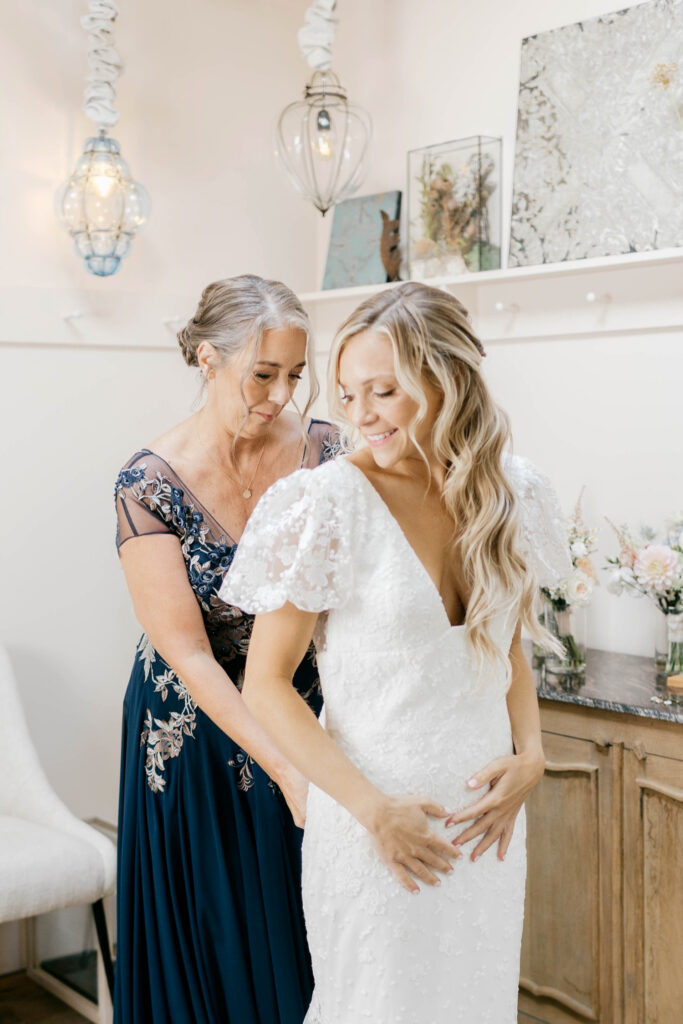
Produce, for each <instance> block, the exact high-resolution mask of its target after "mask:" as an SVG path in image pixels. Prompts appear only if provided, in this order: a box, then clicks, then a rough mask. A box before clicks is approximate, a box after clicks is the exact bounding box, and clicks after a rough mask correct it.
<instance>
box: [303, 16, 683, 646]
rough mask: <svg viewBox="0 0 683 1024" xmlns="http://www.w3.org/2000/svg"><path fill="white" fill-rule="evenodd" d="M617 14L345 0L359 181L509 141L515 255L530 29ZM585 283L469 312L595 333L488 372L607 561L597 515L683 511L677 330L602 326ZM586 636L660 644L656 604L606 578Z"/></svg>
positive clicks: (666, 276) (608, 543)
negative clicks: (365, 116) (363, 128)
mask: <svg viewBox="0 0 683 1024" xmlns="http://www.w3.org/2000/svg"><path fill="white" fill-rule="evenodd" d="M618 8H619V4H618V3H616V2H615V0H550V2H549V0H517V2H515V3H508V2H503V0H478V2H477V3H465V2H460V3H457V2H453V0H424V2H422V3H419V4H418V3H414V2H413V0H375V2H373V3H367V2H366V0H345V3H344V4H343V5H341V9H340V15H341V23H340V28H339V33H338V39H337V44H336V48H335V65H336V66H337V68H338V70H339V73H340V75H341V78H342V81H343V82H344V84H345V85H346V87H347V89H348V93H349V98H350V99H351V100H353V101H355V102H357V103H360V104H362V105H363V106H365V107H367V109H368V110H370V111H371V113H372V117H373V121H374V128H375V131H374V143H373V154H372V162H371V166H370V171H369V173H368V175H367V178H366V180H365V182H364V183H363V186H362V190H361V191H362V192H363V193H372V192H380V191H385V190H387V189H393V188H400V189H403V190H404V202H405V188H406V154H407V152H408V150H410V149H414V148H417V147H421V146H425V145H430V144H433V143H439V142H445V141H447V140H450V139H457V138H463V137H466V136H469V135H478V134H484V135H494V136H500V137H501V138H502V139H503V223H504V237H503V250H504V252H506V251H507V239H508V233H509V214H510V205H511V195H512V167H513V158H514V141H515V131H516V117H517V89H518V81H519V57H520V42H521V39H522V38H523V37H525V36H527V35H532V34H534V33H537V32H542V31H545V30H547V29H551V28H556V27H558V26H560V25H564V24H569V23H571V22H574V21H579V20H581V19H582V18H587V17H592V16H595V15H599V14H604V13H607V12H610V11H613V10H616V9H618ZM330 223H331V217H329V216H328V217H327V218H326V219H325V220H324V221H323V220H319V222H318V235H317V268H316V274H317V278H316V285H315V286H316V287H320V284H321V282H322V275H323V272H324V266H325V257H326V253H327V239H328V233H329V228H330ZM676 273H678V277H676ZM653 274H654V275H656V276H653V277H652V279H651V280H652V288H651V292H650V294H649V295H648V294H641V295H640V296H638V304H637V308H636V305H633V316H634V322H636V323H638V322H640V323H645V324H647V323H657V322H658V321H659V320H661V318H662V316H661V311H662V308H663V304H664V302H665V300H666V301H669V302H670V301H671V300H672V299H674V298H676V299H677V300H678V303H679V305H678V307H677V308H678V309H679V310H680V308H681V307H680V299H681V296H682V295H683V289H681V286H680V269H679V270H678V271H677V272H676V271H666V270H665V269H662V270H660V271H654V272H653ZM620 281H622V282H623V274H622V275H621V276H620V275H619V274H616V275H613V278H612V279H611V280H610V282H609V287H610V290H611V291H612V292H613V293H614V298H613V302H612V308H611V309H610V311H609V318H610V322H612V321H613V320H614V321H615V322H622V323H623V322H624V321H625V320H627V319H628V317H625V316H621V317H620V311H622V310H625V309H627V308H630V306H629V305H628V304H630V303H632V302H634V301H635V300H633V299H632V298H631V297H630V296H629V292H628V286H626V287H624V286H623V285H622V286H621V287H620ZM663 281H666V286H665V287H664V286H663V285H662V282H663ZM590 287H591V285H590V283H583V285H581V284H580V283H579V284H577V285H576V287H575V288H574V290H573V292H572V290H571V289H569V292H567V289H565V290H564V292H563V293H562V292H561V291H558V288H556V287H554V286H553V285H552V284H549V283H548V282H546V281H539V282H537V283H536V285H535V291H534V287H533V286H532V288H531V290H530V286H529V285H526V286H524V289H523V290H522V289H521V288H520V290H518V291H516V290H515V288H514V287H513V286H509V285H506V286H505V288H501V289H500V290H499V291H498V292H496V291H495V289H487V291H486V308H481V309H480V308H478V306H477V305H475V306H474V308H473V309H472V312H473V313H474V314H475V318H476V319H478V321H479V322H480V323H481V325H482V333H483V336H484V337H486V336H487V334H491V333H492V334H499V333H500V330H497V329H496V327H495V317H493V316H491V315H488V314H490V313H491V312H492V310H493V301H494V300H495V299H498V298H501V299H504V301H505V302H506V303H510V302H513V301H517V303H518V304H519V305H520V306H521V313H520V316H521V317H524V316H525V315H527V314H528V315H529V320H528V323H529V328H530V332H531V330H533V333H534V334H536V333H538V334H543V332H544V330H545V331H553V332H557V331H558V326H559V325H558V320H561V319H562V317H565V318H566V322H567V323H568V322H569V320H570V319H572V318H573V319H576V320H577V321H579V320H580V321H581V323H582V325H583V326H582V327H581V328H580V329H581V330H584V331H585V334H584V336H583V337H581V338H579V339H578V340H577V339H574V340H571V341H562V340H551V341H547V342H524V341H521V342H514V341H511V342H508V343H506V344H504V345H503V344H496V345H491V346H489V354H488V358H487V360H486V363H485V367H486V375H487V378H488V380H489V381H490V384H491V387H492V389H493V391H494V393H495V396H496V398H497V400H498V401H499V402H500V404H501V405H503V407H504V408H505V409H507V411H508V413H509V414H510V417H511V420H512V427H513V434H514V439H515V448H516V450H517V451H518V452H520V453H523V454H526V455H528V456H529V457H530V458H532V459H534V460H535V461H536V462H538V464H539V465H541V466H542V467H543V468H544V469H545V470H546V471H547V472H548V473H549V474H550V475H551V477H552V478H553V479H554V481H555V484H556V486H557V489H558V492H559V495H560V498H561V500H562V503H563V505H564V507H565V508H566V509H567V511H570V510H571V508H572V507H573V505H574V503H575V501H576V498H577V497H578V494H579V491H580V489H581V487H582V485H583V484H586V488H587V489H586V495H585V500H584V511H585V513H586V519H587V521H589V522H591V523H592V524H594V525H595V526H601V524H602V526H601V532H600V547H601V553H600V555H599V556H598V559H597V561H598V563H599V564H601V563H602V554H604V553H606V552H609V553H616V544H615V542H614V540H613V537H612V535H611V533H610V531H609V528H608V527H606V526H605V524H604V520H603V519H602V517H603V515H609V516H610V518H612V519H616V520H617V521H625V520H629V521H630V522H631V523H632V524H633V525H634V526H637V525H638V524H639V523H640V522H642V521H645V522H650V523H652V524H655V525H656V524H660V523H662V521H663V519H664V518H665V517H666V516H667V515H669V514H670V513H672V512H674V511H676V510H677V509H679V508H681V506H683V494H682V492H681V485H682V482H683V473H682V472H681V466H682V465H683V432H682V431H681V426H680V401H679V399H678V395H677V390H678V389H677V385H676V383H675V382H676V381H679V380H681V379H682V378H683V330H682V331H681V332H679V333H668V334H654V333H653V334H649V333H648V332H647V331H644V332H643V333H642V334H637V335H627V334H624V335H623V336H614V337H610V338H598V337H596V336H592V335H591V323H593V324H595V325H598V324H599V322H600V319H601V316H602V314H601V312H600V310H599V309H598V308H594V319H593V320H592V321H591V319H590V317H588V318H586V317H584V316H583V314H584V313H585V312H586V306H585V298H584V296H585V292H586V290H587V289H588V288H590ZM667 289H668V290H667ZM481 295H482V293H481V292H479V296H481ZM461 297H462V298H463V301H464V302H465V303H466V304H468V303H470V300H471V299H472V301H474V302H475V303H476V301H477V300H476V297H475V296H474V293H473V291H472V289H469V288H466V289H463V295H462V296H461ZM565 302H567V303H568V305H567V306H566V307H563V305H562V303H565ZM558 303H560V305H559V306H558ZM572 303H573V305H572ZM620 304H621V305H620ZM351 308H353V306H352V304H349V303H333V304H332V305H330V306H329V307H326V308H325V310H322V309H319V310H318V320H319V323H320V326H321V332H322V334H323V336H324V338H325V339H329V336H330V334H331V330H332V323H331V320H332V319H334V316H336V317H337V318H338V319H341V318H342V317H344V316H345V315H347V314H348V313H349V312H350V311H351ZM477 314H479V316H478V317H477V316H476V315H477ZM498 319H499V321H503V322H504V321H506V320H507V319H508V318H507V316H506V314H503V315H502V316H499V317H498ZM680 322H681V323H683V319H682V320H681V321H680ZM532 324H533V326H532ZM503 326H505V324H504V323H503ZM484 328H485V329H484ZM667 382H669V383H667ZM591 643H592V644H593V645H594V646H597V647H601V648H603V649H606V650H620V651H625V652H629V653H635V654H650V652H651V646H652V635H651V627H650V614H649V608H648V606H647V604H646V602H644V601H634V600H631V599H628V598H627V597H622V598H620V599H617V598H615V597H614V596H612V595H610V594H608V593H607V592H606V590H605V588H604V586H603V587H602V588H601V590H600V591H599V592H598V593H597V594H596V599H595V604H594V607H593V609H592V613H591Z"/></svg>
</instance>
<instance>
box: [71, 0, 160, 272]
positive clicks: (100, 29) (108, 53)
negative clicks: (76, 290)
mask: <svg viewBox="0 0 683 1024" xmlns="http://www.w3.org/2000/svg"><path fill="white" fill-rule="evenodd" d="M88 10H89V13H88V14H86V15H84V16H83V17H82V18H81V25H82V26H83V28H84V29H85V30H86V32H87V33H88V43H89V45H88V62H89V64H90V69H91V73H90V74H89V75H88V76H87V79H86V82H87V85H86V89H85V99H84V103H83V110H84V112H85V113H86V115H87V116H88V117H89V118H90V120H91V121H93V122H94V123H95V125H97V127H98V129H99V134H98V135H96V136H92V137H91V138H89V139H86V141H85V145H84V147H83V154H82V155H81V156H80V157H79V158H78V160H77V162H76V166H75V168H74V171H73V173H72V175H71V177H70V178H69V180H68V181H67V182H66V184H65V185H64V186H63V187H62V188H61V189H60V191H59V194H58V196H57V211H58V215H59V217H60V219H61V220H62V222H63V224H64V226H65V227H66V228H67V230H68V231H69V234H70V235H71V237H72V238H73V240H74V244H75V247H76V252H77V254H78V255H79V256H80V257H82V259H83V260H84V261H85V265H86V267H87V269H88V270H89V271H90V272H91V273H92V274H96V275H97V276H98V277H108V276H109V275H110V274H115V273H116V271H117V270H118V269H119V266H120V264H121V260H122V259H123V257H124V256H125V255H126V254H127V253H128V250H129V249H130V243H131V241H132V239H133V237H134V235H135V233H136V232H137V231H138V230H139V229H140V228H141V227H142V225H143V224H144V223H145V221H146V220H147V217H148V215H149V210H150V200H149V196H148V194H147V191H146V190H145V189H144V188H143V187H142V185H141V184H140V183H139V182H137V181H135V180H134V179H133V178H132V177H131V174H130V170H129V169H128V164H127V163H126V161H125V160H124V159H123V157H122V156H121V147H120V146H119V144H118V142H117V141H116V139H112V138H111V137H110V136H109V134H108V131H109V129H110V128H111V127H112V126H113V125H115V124H116V123H117V121H118V119H119V113H118V111H117V110H116V109H115V108H114V100H115V98H116V88H115V82H116V79H117V77H118V75H119V73H120V71H121V60H120V58H119V55H118V53H117V52H116V49H115V47H114V42H113V35H112V32H113V25H114V22H115V21H116V18H117V17H118V13H119V11H118V7H117V6H116V4H115V3H113V2H112V0H89V3H88Z"/></svg>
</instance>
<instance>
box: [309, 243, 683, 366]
mask: <svg viewBox="0 0 683 1024" xmlns="http://www.w3.org/2000/svg"><path fill="white" fill-rule="evenodd" d="M427 283H428V284H430V285H433V286H435V287H440V288H444V289H447V290H448V291H451V292H454V293H455V294H456V295H457V296H458V297H459V298H460V299H461V300H462V301H463V303H464V304H465V306H466V307H467V309H468V311H469V313H470V315H471V317H472V321H473V324H474V328H475V330H476V331H477V334H478V335H479V337H480V338H481V340H482V341H483V342H484V344H486V345H498V344H506V343H526V342H543V341H573V340H577V341H581V340H582V339H583V340H585V339H586V338H594V339H597V338H609V337H617V336H619V335H624V336H626V335H638V334H642V335H654V334H667V333H683V248H681V249H666V250H659V251H655V252H645V253H632V254H629V255H622V256H610V257H604V258H600V259H589V260H575V261H572V262H569V261H568V262H566V263H546V264H543V265H541V266H534V267H511V268H508V269H505V270H488V271H482V272H481V273H477V274H463V275H460V276H458V277H440V278H432V279H430V280H429V281H428V282H427ZM392 287H393V285H390V284H380V285H365V286H361V287H357V288H340V289H336V290H329V291H320V292H309V293H307V294H304V295H302V296H301V299H302V301H303V302H304V304H305V305H306V306H307V308H308V310H309V313H310V315H311V318H312V320H313V323H314V326H315V331H316V336H317V337H318V339H319V342H318V344H319V346H320V348H321V350H322V351H324V350H325V349H326V348H328V347H329V343H330V341H331V338H332V336H333V335H334V332H335V331H336V329H337V327H338V326H339V324H340V322H341V320H342V319H343V318H344V317H345V316H347V315H348V314H349V313H350V312H351V310H352V309H353V308H354V307H355V306H356V305H357V304H358V303H359V302H362V301H363V300H364V299H366V298H369V297H370V296H372V295H377V294H380V293H381V292H384V291H386V290H387V289H389V288H392Z"/></svg>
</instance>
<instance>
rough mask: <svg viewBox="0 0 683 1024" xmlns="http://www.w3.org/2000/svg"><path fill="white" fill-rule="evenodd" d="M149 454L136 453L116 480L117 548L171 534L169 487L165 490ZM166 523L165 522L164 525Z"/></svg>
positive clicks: (159, 473)
mask: <svg viewBox="0 0 683 1024" xmlns="http://www.w3.org/2000/svg"><path fill="white" fill-rule="evenodd" d="M155 461H157V460H155V457H154V456H153V455H152V454H151V452H149V453H148V452H138V453H137V454H136V455H134V456H133V458H132V459H129V461H128V462H127V463H126V465H125V466H124V467H123V469H122V470H121V472H120V473H119V475H118V477H117V479H116V485H115V487H114V498H115V501H116V519H117V523H116V548H117V550H120V549H121V546H122V545H123V544H125V543H126V541H127V540H130V539H131V537H142V536H145V535H146V534H150V533H173V532H174V531H173V530H172V528H171V525H170V518H171V514H170V501H168V500H166V499H167V496H166V493H165V492H166V490H168V492H169V494H170V489H171V488H170V484H166V487H164V480H163V477H162V474H161V472H160V470H159V467H158V466H157V465H155V464H154V463H155ZM167 519H168V521H167Z"/></svg>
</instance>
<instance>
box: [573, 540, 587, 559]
mask: <svg viewBox="0 0 683 1024" xmlns="http://www.w3.org/2000/svg"><path fill="white" fill-rule="evenodd" d="M571 553H572V555H573V556H574V558H583V557H584V556H585V555H587V554H588V548H587V547H586V545H585V544H584V543H583V541H582V540H575V541H574V543H573V544H572V546H571Z"/></svg>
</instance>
